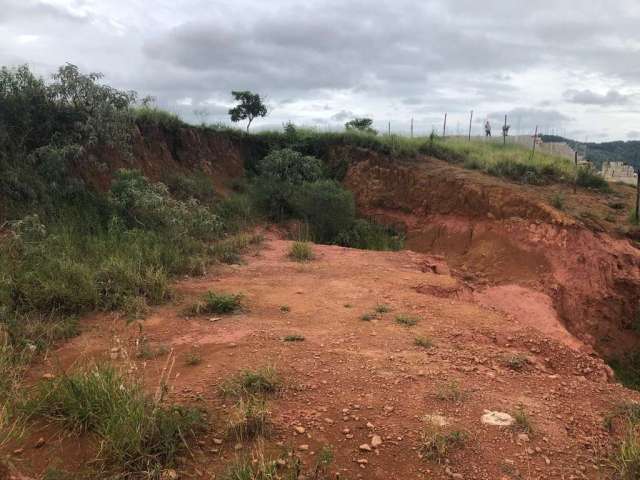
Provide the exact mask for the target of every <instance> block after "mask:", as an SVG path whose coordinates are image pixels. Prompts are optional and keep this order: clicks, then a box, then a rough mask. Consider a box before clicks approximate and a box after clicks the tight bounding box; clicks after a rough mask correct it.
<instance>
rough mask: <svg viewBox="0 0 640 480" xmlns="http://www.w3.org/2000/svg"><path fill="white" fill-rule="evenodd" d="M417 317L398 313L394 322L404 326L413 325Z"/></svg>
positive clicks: (416, 322) (416, 321)
mask: <svg viewBox="0 0 640 480" xmlns="http://www.w3.org/2000/svg"><path fill="white" fill-rule="evenodd" d="M418 320H419V319H418V318H417V317H413V316H410V315H405V314H402V315H398V316H396V323H397V324H399V325H403V326H405V327H413V326H414V325H417V324H418Z"/></svg>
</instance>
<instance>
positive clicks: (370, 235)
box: [335, 218, 404, 251]
mask: <svg viewBox="0 0 640 480" xmlns="http://www.w3.org/2000/svg"><path fill="white" fill-rule="evenodd" d="M335 243H337V244H338V245H342V246H344V247H351V248H360V249H365V250H381V251H385V250H392V251H397V250H400V249H402V247H403V244H404V240H403V238H402V237H401V236H400V235H398V234H397V233H396V232H395V231H393V229H391V228H389V227H385V226H383V225H378V224H376V223H372V222H369V221H367V220H365V219H362V218H360V219H357V220H355V221H354V222H353V224H352V225H351V227H350V228H348V229H346V230H343V231H341V232H340V233H339V234H338V235H337V236H336V239H335Z"/></svg>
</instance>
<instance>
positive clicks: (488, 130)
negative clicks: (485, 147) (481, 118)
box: [484, 118, 491, 137]
mask: <svg viewBox="0 0 640 480" xmlns="http://www.w3.org/2000/svg"><path fill="white" fill-rule="evenodd" d="M484 134H485V136H487V137H490V136H491V124H490V123H489V119H488V118H487V121H486V122H485V123H484Z"/></svg>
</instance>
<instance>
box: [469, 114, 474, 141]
mask: <svg viewBox="0 0 640 480" xmlns="http://www.w3.org/2000/svg"><path fill="white" fill-rule="evenodd" d="M471 122H473V110H471V117H469V141H471Z"/></svg>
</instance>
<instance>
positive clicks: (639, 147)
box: [542, 135, 640, 170]
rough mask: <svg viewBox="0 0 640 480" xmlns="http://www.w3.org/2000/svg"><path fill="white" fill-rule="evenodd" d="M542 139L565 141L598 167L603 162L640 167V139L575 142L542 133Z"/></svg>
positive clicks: (546, 140)
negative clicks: (584, 154)
mask: <svg viewBox="0 0 640 480" xmlns="http://www.w3.org/2000/svg"><path fill="white" fill-rule="evenodd" d="M542 139H543V141H545V142H566V143H567V144H568V145H569V146H570V147H571V148H573V149H574V150H577V151H578V152H581V153H584V152H585V151H586V154H587V157H586V158H587V160H589V161H590V162H592V163H593V164H594V165H595V166H596V167H597V168H598V169H600V168H601V167H602V164H603V163H604V162H624V163H627V164H629V165H633V166H634V167H635V169H636V170H637V169H638V168H640V140H630V141H627V142H624V141H621V140H619V141H615V142H602V143H595V142H577V141H575V140H571V139H569V138H564V137H560V136H557V135H543V136H542Z"/></svg>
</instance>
